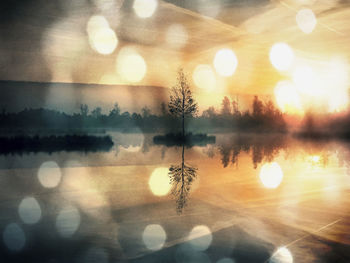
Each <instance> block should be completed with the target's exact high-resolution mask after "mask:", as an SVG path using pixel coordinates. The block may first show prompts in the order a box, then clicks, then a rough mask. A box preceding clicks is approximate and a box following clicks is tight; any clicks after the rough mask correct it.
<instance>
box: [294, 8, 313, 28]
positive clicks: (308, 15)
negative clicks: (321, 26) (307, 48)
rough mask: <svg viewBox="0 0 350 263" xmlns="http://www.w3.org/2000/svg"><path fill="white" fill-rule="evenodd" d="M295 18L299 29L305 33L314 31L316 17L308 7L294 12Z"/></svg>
mask: <svg viewBox="0 0 350 263" xmlns="http://www.w3.org/2000/svg"><path fill="white" fill-rule="evenodd" d="M295 20H296V22H297V25H298V27H299V28H300V30H301V31H303V32H304V33H305V34H310V33H311V32H312V31H314V29H315V27H316V25H317V19H316V16H315V14H314V12H313V11H312V10H311V9H308V8H304V9H301V10H299V11H298V13H297V14H296V17H295Z"/></svg>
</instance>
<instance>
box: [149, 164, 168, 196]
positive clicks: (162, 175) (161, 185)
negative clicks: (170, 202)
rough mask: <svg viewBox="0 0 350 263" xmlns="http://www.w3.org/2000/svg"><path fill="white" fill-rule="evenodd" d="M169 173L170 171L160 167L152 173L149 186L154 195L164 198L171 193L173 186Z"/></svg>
mask: <svg viewBox="0 0 350 263" xmlns="http://www.w3.org/2000/svg"><path fill="white" fill-rule="evenodd" d="M168 173H169V169H168V168H167V167H159V168H156V169H154V171H153V172H152V174H151V177H150V178H149V181H148V184H149V187H150V189H151V191H152V193H153V194H154V195H156V196H164V195H167V194H168V193H169V191H170V189H171V184H170V178H169V175H168Z"/></svg>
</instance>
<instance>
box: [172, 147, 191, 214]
mask: <svg viewBox="0 0 350 263" xmlns="http://www.w3.org/2000/svg"><path fill="white" fill-rule="evenodd" d="M169 177H170V183H171V184H172V189H171V194H172V195H173V196H174V197H175V198H176V211H177V212H178V213H179V214H180V213H182V211H183V209H184V208H185V207H186V205H187V199H188V196H189V193H190V190H191V186H192V183H193V181H194V180H195V179H196V177H197V169H196V168H194V167H192V166H189V165H187V164H185V145H182V162H181V165H171V166H170V168H169Z"/></svg>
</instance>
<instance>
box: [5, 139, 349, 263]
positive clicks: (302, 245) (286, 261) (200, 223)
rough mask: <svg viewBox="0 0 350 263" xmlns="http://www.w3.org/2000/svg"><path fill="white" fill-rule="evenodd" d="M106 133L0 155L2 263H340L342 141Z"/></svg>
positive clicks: (345, 151)
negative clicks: (82, 145) (86, 142)
mask: <svg viewBox="0 0 350 263" xmlns="http://www.w3.org/2000/svg"><path fill="white" fill-rule="evenodd" d="M112 136H113V140H114V142H115V146H114V147H113V148H112V149H111V151H109V152H101V153H79V152H69V153H65V152H60V153H52V154H49V153H36V154H24V155H7V156H4V155H2V156H0V169H1V170H0V186H1V191H0V235H1V236H0V237H1V239H0V262H43V263H45V262H65V263H66V262H94V263H95V262H96V263H109V262H175V263H180V262H203V263H206V262H208V263H209V262H212V263H232V262H235V263H240V262H242V263H249V262H279V263H291V262H350V216H349V210H350V176H349V173H350V170H349V168H350V145H348V144H346V143H344V142H337V141H321V142H320V141H314V142H310V141H300V140H295V139H292V138H289V137H281V136H242V135H241V136H238V135H234V134H225V135H216V143H215V144H213V145H207V146H201V147H199V146H194V147H191V148H187V147H184V148H182V147H166V146H162V145H157V146H156V145H153V143H152V135H143V134H127V135H126V134H124V135H123V134H117V133H115V134H112ZM182 157H184V158H182ZM169 168H171V169H170V171H171V173H170V177H169V174H168V173H169ZM182 171H184V175H185V176H184V177H183V178H182V177H181V172H182ZM169 178H172V179H173V180H170V179H169ZM177 179H178V180H177ZM182 179H183V180H182Z"/></svg>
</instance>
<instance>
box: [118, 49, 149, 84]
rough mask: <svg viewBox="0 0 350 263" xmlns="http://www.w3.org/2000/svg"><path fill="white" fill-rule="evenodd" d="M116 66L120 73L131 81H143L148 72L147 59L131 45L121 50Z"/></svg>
mask: <svg viewBox="0 0 350 263" xmlns="http://www.w3.org/2000/svg"><path fill="white" fill-rule="evenodd" d="M116 67H117V72H118V74H119V75H120V76H121V77H122V78H123V79H125V80H127V81H129V82H139V81H141V80H142V79H143V78H144V77H145V75H146V72H147V65H146V62H145V60H144V59H143V57H142V56H141V55H140V54H139V53H138V52H137V51H136V50H135V49H133V48H131V47H124V48H123V49H121V50H120V51H119V54H118V56H117V62H116Z"/></svg>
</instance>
